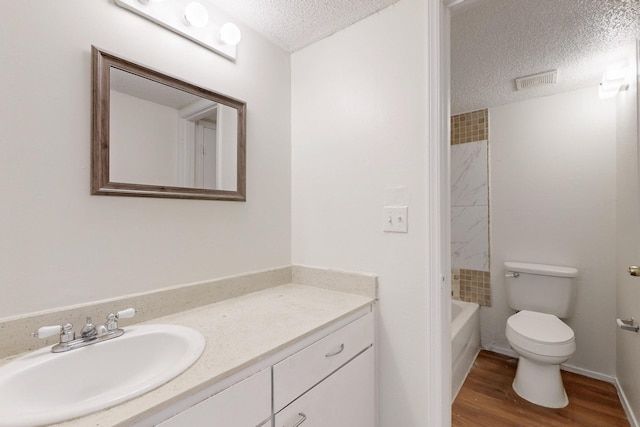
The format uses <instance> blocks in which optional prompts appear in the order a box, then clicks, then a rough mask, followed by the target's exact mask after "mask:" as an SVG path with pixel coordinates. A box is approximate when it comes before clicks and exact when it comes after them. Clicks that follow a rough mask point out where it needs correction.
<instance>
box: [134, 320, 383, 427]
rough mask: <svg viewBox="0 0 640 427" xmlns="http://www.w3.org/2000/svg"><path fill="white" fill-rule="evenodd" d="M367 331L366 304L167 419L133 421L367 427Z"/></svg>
mask: <svg viewBox="0 0 640 427" xmlns="http://www.w3.org/2000/svg"><path fill="white" fill-rule="evenodd" d="M374 335H375V333H374V313H373V311H371V310H370V311H368V312H366V314H363V315H361V316H359V317H357V318H355V320H353V321H350V322H349V323H347V324H345V325H344V326H342V327H341V328H339V329H337V330H335V329H334V330H332V331H331V332H330V333H328V332H324V333H323V332H322V331H320V332H318V333H317V334H316V335H315V336H314V337H315V338H314V337H308V338H307V339H306V341H304V342H303V343H299V344H295V345H292V346H290V347H289V348H285V349H284V350H282V351H281V352H279V353H278V354H277V355H274V356H273V357H272V358H270V359H269V360H268V361H265V362H264V364H263V365H260V366H261V367H260V366H258V365H255V366H254V367H253V372H256V370H259V372H257V373H255V374H253V375H251V376H249V377H248V378H246V379H244V380H242V381H240V382H237V383H235V384H233V385H231V386H230V387H228V388H226V389H224V390H222V391H219V392H218V390H216V392H215V394H213V395H209V396H210V397H207V398H205V399H204V400H201V401H199V402H198V401H197V400H196V401H195V402H196V403H191V405H192V406H187V404H186V402H185V403H184V405H182V404H180V406H181V407H180V409H178V410H179V411H180V412H178V413H177V414H176V415H174V416H172V417H171V418H169V419H166V420H164V421H162V422H160V423H156V421H153V420H152V418H148V419H147V420H146V421H144V422H142V423H141V424H138V425H139V426H149V425H157V426H159V427H184V426H189V427H200V426H202V427H204V426H206V427H256V426H259V427H294V426H301V427H314V426H315V427H328V426H331V427H373V426H374V425H375V364H374V359H375V358H374V347H373V342H374ZM260 369H261V370H260ZM212 390H213V389H212ZM205 393H206V392H205ZM210 393H214V392H213V391H212V392H210ZM192 402H193V400H192ZM176 408H177V407H176ZM174 413H175V412H174ZM161 419H162V418H161Z"/></svg>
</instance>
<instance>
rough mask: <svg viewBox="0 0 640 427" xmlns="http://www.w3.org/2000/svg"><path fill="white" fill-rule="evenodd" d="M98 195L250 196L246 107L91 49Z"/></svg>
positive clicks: (95, 190) (95, 189)
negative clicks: (246, 153) (247, 173)
mask: <svg viewBox="0 0 640 427" xmlns="http://www.w3.org/2000/svg"><path fill="white" fill-rule="evenodd" d="M93 55H94V89H95V90H94V138H93V161H92V165H93V173H92V194H107V195H125V196H146V197H177V198H200V199H213V200H245V196H244V194H245V188H244V187H245V185H244V179H245V169H244V165H245V140H244V129H245V122H244V120H245V116H244V114H245V104H244V103H243V102H241V101H237V100H235V99H232V98H229V97H227V96H225V95H221V94H218V93H214V92H211V91H208V90H206V89H202V88H199V87H196V86H193V85H191V84H189V83H186V82H182V81H180V80H177V79H175V78H173V77H169V76H165V75H163V74H161V73H158V72H155V71H153V70H150V69H148V68H146V67H142V66H139V65H137V64H133V63H131V62H129V61H126V60H123V59H120V58H117V57H115V56H113V55H111V54H108V53H105V52H103V51H100V50H98V49H96V48H94V50H93Z"/></svg>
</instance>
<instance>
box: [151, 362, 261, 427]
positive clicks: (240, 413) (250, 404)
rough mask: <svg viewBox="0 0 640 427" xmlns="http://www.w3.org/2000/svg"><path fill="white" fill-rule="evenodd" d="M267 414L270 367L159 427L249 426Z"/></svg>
mask: <svg viewBox="0 0 640 427" xmlns="http://www.w3.org/2000/svg"><path fill="white" fill-rule="evenodd" d="M270 416H271V370H270V369H265V370H263V371H260V372H258V373H257V374H255V375H253V376H251V377H249V378H247V379H245V380H243V381H240V382H239V383H237V384H234V385H232V386H231V387H229V388H227V389H225V390H223V391H221V392H220V393H218V394H216V395H214V396H211V397H210V398H208V399H206V400H203V401H202V402H200V403H198V404H196V405H194V406H192V407H191V408H189V409H187V410H186V411H183V412H181V413H179V414H178V415H176V416H175V417H173V418H169V419H168V420H166V421H164V422H162V423H160V424H158V427H185V426H189V427H200V426H202V427H212V426H213V427H217V426H224V427H251V426H257V425H258V424H260V423H262V422H263V421H264V420H266V419H267V418H269V417H270ZM266 425H270V424H266Z"/></svg>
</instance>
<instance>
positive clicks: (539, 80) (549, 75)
mask: <svg viewBox="0 0 640 427" xmlns="http://www.w3.org/2000/svg"><path fill="white" fill-rule="evenodd" d="M557 82H558V70H551V71H545V72H544V73H539V74H534V75H531V76H525V77H518V78H517V79H516V89H517V90H522V89H529V88H532V87H537V86H544V85H550V84H553V83H557Z"/></svg>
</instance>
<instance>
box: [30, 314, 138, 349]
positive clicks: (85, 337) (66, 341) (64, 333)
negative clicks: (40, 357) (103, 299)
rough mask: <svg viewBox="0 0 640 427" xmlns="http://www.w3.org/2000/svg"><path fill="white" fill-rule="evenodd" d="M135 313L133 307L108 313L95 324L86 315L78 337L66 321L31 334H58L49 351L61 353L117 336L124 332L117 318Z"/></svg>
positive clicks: (45, 336)
mask: <svg viewBox="0 0 640 427" xmlns="http://www.w3.org/2000/svg"><path fill="white" fill-rule="evenodd" d="M136 313H137V311H136V310H135V309H134V308H127V309H125V310H120V311H118V312H117V313H111V314H109V315H108V316H107V321H106V322H105V323H104V324H102V325H97V326H96V325H94V324H93V322H92V321H91V316H87V321H86V324H85V325H84V326H83V328H82V329H81V331H80V338H76V333H75V332H74V331H73V325H72V324H71V323H67V324H65V325H64V326H62V325H53V326H43V327H41V328H38V330H36V331H34V332H32V333H31V336H32V337H35V338H47V337H50V336H52V335H55V334H60V342H59V343H58V344H56V345H54V346H53V347H51V352H53V353H62V352H64V351H69V350H74V349H76V348H81V347H85V346H88V345H91V344H95V343H99V342H102V341H106V340H110V339H112V338H117V337H119V336H120V335H122V334H124V329H120V328H118V319H128V318H131V317H133V316H135V314H136Z"/></svg>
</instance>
